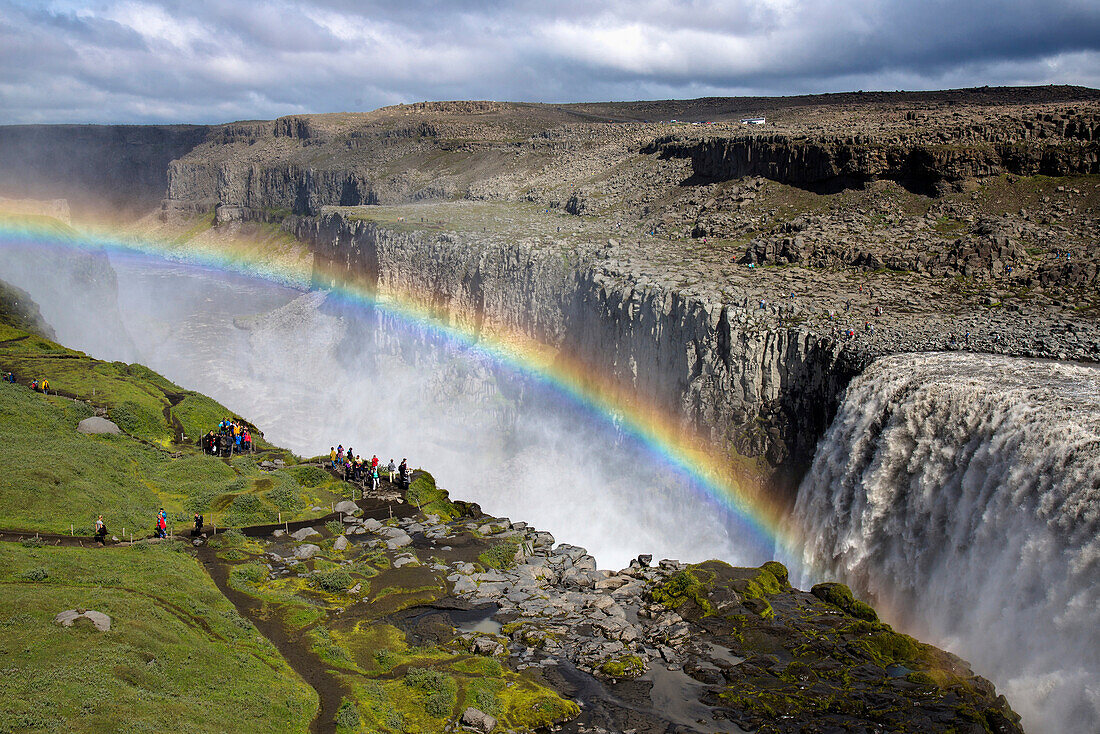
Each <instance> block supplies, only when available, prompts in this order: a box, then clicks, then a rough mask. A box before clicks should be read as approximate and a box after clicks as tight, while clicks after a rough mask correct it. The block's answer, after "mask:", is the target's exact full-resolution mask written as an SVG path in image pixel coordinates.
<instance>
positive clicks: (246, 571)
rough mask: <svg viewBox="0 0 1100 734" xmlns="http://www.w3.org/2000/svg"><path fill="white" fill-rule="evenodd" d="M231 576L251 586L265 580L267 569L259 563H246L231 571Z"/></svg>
mask: <svg viewBox="0 0 1100 734" xmlns="http://www.w3.org/2000/svg"><path fill="white" fill-rule="evenodd" d="M233 576H235V577H236V578H238V579H240V580H241V581H246V582H248V583H251V584H258V583H260V582H261V581H266V580H267V568H266V567H265V566H264V565H263V564H260V563H246V564H244V565H243V566H237V567H236V568H234V569H233Z"/></svg>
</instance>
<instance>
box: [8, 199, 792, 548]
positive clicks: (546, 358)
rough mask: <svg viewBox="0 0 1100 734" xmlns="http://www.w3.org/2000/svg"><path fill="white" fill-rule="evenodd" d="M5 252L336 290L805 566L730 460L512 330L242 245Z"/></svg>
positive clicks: (51, 236) (47, 237)
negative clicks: (100, 256) (480, 364)
mask: <svg viewBox="0 0 1100 734" xmlns="http://www.w3.org/2000/svg"><path fill="white" fill-rule="evenodd" d="M5 243H6V244H19V245H35V246H41V247H49V248H63V249H77V250H85V251H91V252H108V253H118V254H122V255H141V256H149V257H154V258H158V259H162V260H173V261H178V262H183V263H187V264H191V265H197V266H200V267H206V268H212V269H215V270H219V271H224V272H227V273H232V274H236V275H246V276H250V277H254V278H260V279H264V280H268V281H271V282H275V283H279V284H298V285H301V284H303V283H310V282H333V283H336V284H338V285H336V286H334V287H333V289H332V293H333V294H335V295H336V296H337V297H338V298H340V299H343V300H344V301H346V302H349V303H353V304H358V305H364V306H369V307H371V308H374V309H377V310H378V311H379V312H381V313H383V314H387V315H389V316H392V317H396V318H397V319H399V320H401V321H403V322H407V323H411V324H415V325H416V326H418V327H421V328H427V329H428V330H430V331H431V332H432V333H433V334H436V335H439V336H441V337H442V338H443V339H445V340H446V341H448V342H450V343H453V344H455V345H458V346H461V347H463V348H465V349H468V350H470V351H471V352H473V353H475V354H479V355H484V356H485V357H487V358H489V359H490V360H492V361H493V362H494V363H496V364H499V365H501V366H504V367H506V368H508V369H510V370H514V371H515V372H517V373H519V374H521V375H523V376H526V377H530V378H533V379H534V380H536V381H537V382H538V383H540V384H543V385H545V386H548V387H550V388H551V389H553V390H555V391H556V392H557V393H559V394H562V395H564V396H566V397H568V399H569V400H570V401H572V402H573V403H574V404H575V405H577V406H579V407H581V408H582V409H585V410H587V411H588V412H591V413H594V414H596V415H598V416H600V417H602V418H603V419H604V420H608V421H614V422H615V423H616V424H617V425H618V427H619V429H620V430H621V431H623V432H624V433H626V434H627V435H629V436H631V437H632V438H633V439H635V440H636V441H638V442H639V443H641V444H642V445H643V446H645V447H646V448H647V449H648V450H649V451H651V452H652V453H654V454H655V455H657V456H659V457H661V459H662V460H663V461H664V462H666V463H667V464H669V465H670V466H672V467H674V468H675V469H676V470H678V471H679V472H682V473H683V474H684V475H686V477H687V478H689V479H690V480H691V481H692V484H693V485H694V486H697V487H700V488H701V491H702V492H703V493H704V494H705V499H706V500H708V501H710V502H712V503H714V504H717V505H718V506H720V507H721V508H723V509H724V510H725V511H727V512H730V513H732V514H733V515H734V516H735V517H736V518H737V519H738V520H739V521H740V524H742V525H744V526H745V527H747V528H748V529H749V530H750V531H751V532H752V533H753V534H754V535H756V536H757V537H756V538H752V539H751V540H754V541H756V542H758V543H763V544H765V545H772V546H773V547H774V548H775V551H776V553H777V555H779V556H780V557H782V558H784V559H787V560H794V559H801V558H802V553H801V545H802V544H801V543H800V542H799V538H798V535H797V532H796V531H795V529H794V524H793V523H791V522H790V521H789V519H788V518H787V512H786V510H785V508H784V507H783V506H781V505H780V504H779V503H778V502H776V501H774V500H772V499H770V498H769V497H768V496H767V494H766V492H765V491H764V488H763V487H761V486H760V485H759V484H758V483H757V482H755V481H752V480H746V479H744V478H738V477H736V476H735V475H734V473H733V471H732V469H731V467H730V461H729V460H728V459H727V458H725V457H722V456H720V455H718V454H717V453H716V452H715V451H714V450H713V449H712V448H710V447H708V446H707V442H706V441H704V440H703V439H702V438H701V437H700V436H698V435H696V434H695V433H693V432H692V431H691V430H690V429H688V428H685V426H684V425H682V424H681V423H680V422H679V421H677V420H674V419H673V418H672V417H670V416H668V415H667V414H665V413H664V412H663V411H660V410H658V409H657V408H655V407H654V406H649V405H645V404H643V403H641V402H640V401H639V400H638V399H637V398H636V397H635V396H634V395H632V394H629V393H628V392H627V391H626V390H625V389H623V388H622V387H621V386H619V385H617V384H616V383H615V382H614V381H612V380H610V379H608V378H606V377H604V376H601V375H598V374H594V371H593V370H591V369H590V368H588V367H586V366H585V365H584V364H583V363H581V362H580V361H578V360H577V359H575V358H573V357H571V356H569V355H567V354H563V353H561V352H560V351H558V350H556V349H553V348H551V347H548V346H547V345H546V344H543V343H540V342H538V341H537V340H534V339H532V338H530V337H529V336H527V335H525V334H523V333H520V332H519V331H518V330H512V331H503V332H500V331H498V332H495V333H493V334H491V335H489V334H487V333H485V332H482V333H475V332H474V330H473V329H471V328H469V327H467V326H463V325H462V324H461V323H453V322H445V321H443V320H441V318H440V317H439V316H438V315H436V314H434V313H433V312H432V310H431V309H429V308H428V307H427V305H426V300H425V299H422V298H419V297H418V296H417V294H412V293H394V292H389V291H387V292H375V291H373V290H372V289H371V288H370V287H368V285H367V284H366V283H363V282H360V281H356V280H352V281H348V280H346V279H347V277H348V273H347V272H344V271H341V272H338V273H337V272H335V271H333V272H325V270H324V268H323V266H320V265H318V266H314V265H303V264H301V262H300V261H299V262H290V263H288V262H283V263H273V262H270V261H265V260H264V259H262V258H260V257H259V255H258V253H257V251H256V250H255V249H251V248H249V247H248V246H246V245H244V244H237V243H228V244H224V245H223V244H219V245H218V247H217V248H216V249H213V248H206V249H191V248H190V247H186V246H183V245H181V244H180V243H179V242H171V241H155V240H151V239H147V238H142V237H138V236H130V235H128V234H126V233H125V232H109V231H108V232H105V231H101V230H87V231H77V230H75V229H72V228H70V227H68V226H66V225H64V224H62V223H60V222H59V221H57V220H55V219H51V218H48V217H33V216H31V217H28V216H17V217H10V216H9V217H4V216H0V247H2V246H3V245H4V244H5Z"/></svg>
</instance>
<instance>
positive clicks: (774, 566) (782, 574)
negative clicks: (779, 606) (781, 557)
mask: <svg viewBox="0 0 1100 734" xmlns="http://www.w3.org/2000/svg"><path fill="white" fill-rule="evenodd" d="M760 570H761V571H766V572H767V573H769V574H771V575H772V576H773V577H774V578H775V580H776V583H778V584H779V588H780V589H789V588H790V587H791V583H790V581H789V580H788V576H789V574H788V573H787V567H786V566H784V565H783V564H782V563H780V562H779V561H768V562H767V563H765V564H764V565H763V566H761V567H760Z"/></svg>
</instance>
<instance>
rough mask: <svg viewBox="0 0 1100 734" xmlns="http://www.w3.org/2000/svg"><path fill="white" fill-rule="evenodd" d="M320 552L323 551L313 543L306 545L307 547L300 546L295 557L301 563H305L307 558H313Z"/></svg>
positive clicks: (295, 552) (296, 549) (295, 550)
mask: <svg viewBox="0 0 1100 734" xmlns="http://www.w3.org/2000/svg"><path fill="white" fill-rule="evenodd" d="M320 550H321V549H320V548H319V547H317V546H315V545H313V543H306V544H305V545H300V546H298V547H297V548H295V549H294V557H295V558H297V559H298V560H299V561H304V560H306V559H307V558H313V557H314V556H315V555H317V554H318V553H319V552H320Z"/></svg>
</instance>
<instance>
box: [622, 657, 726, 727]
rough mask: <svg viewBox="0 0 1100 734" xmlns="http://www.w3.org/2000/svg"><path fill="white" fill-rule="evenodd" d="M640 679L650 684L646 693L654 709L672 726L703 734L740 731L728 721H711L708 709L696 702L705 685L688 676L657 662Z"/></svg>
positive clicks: (712, 719) (712, 718)
mask: <svg viewBox="0 0 1100 734" xmlns="http://www.w3.org/2000/svg"><path fill="white" fill-rule="evenodd" d="M639 680H644V681H649V682H650V683H652V684H653V688H652V689H650V691H649V698H650V701H651V702H652V703H653V710H654V711H655V712H658V713H659V714H660V716H661V717H662V718H664V719H666V720H668V721H671V722H672V723H673V724H677V725H679V726H683V727H686V728H689V729H691V730H692V731H697V732H701V733H702V734H717V733H718V732H741V731H742V730H741V729H738V728H737V727H736V726H734V725H733V724H732V723H730V722H728V721H722V722H721V723H719V722H716V721H714V717H713V716H711V709H710V707H708V706H704V705H703V704H702V703H700V702H699V696H700V695H701V694H702V692H703V690H704V689H706V686H705V685H703V684H702V683H700V682H699V681H697V680H695V679H694V678H692V677H691V676H690V675H688V674H687V673H684V672H682V671H679V670H669V669H668V668H666V667H664V666H663V665H660V664H659V663H658V664H654V665H652V666H651V667H650V669H649V670H648V671H647V672H646V674H645V675H643V676H642V677H641V678H640V679H639Z"/></svg>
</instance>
